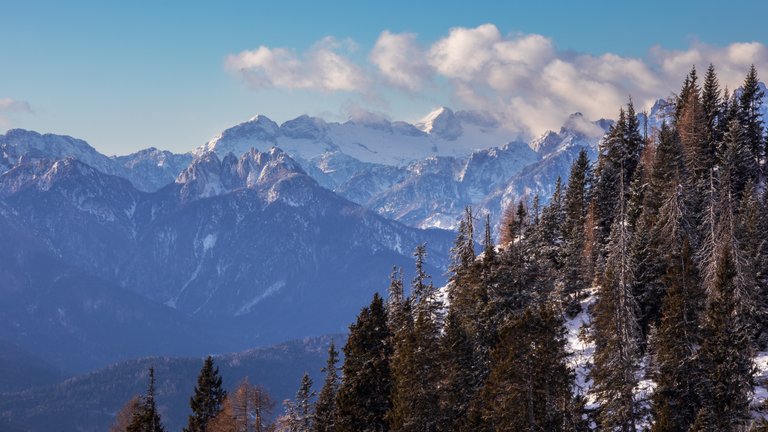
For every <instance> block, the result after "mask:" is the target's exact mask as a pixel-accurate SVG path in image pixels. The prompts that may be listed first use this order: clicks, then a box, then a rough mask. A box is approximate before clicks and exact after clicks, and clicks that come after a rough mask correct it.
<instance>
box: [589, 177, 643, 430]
mask: <svg viewBox="0 0 768 432" xmlns="http://www.w3.org/2000/svg"><path fill="white" fill-rule="evenodd" d="M623 191H624V185H623V184H620V186H619V208H618V210H617V214H616V220H615V221H614V225H613V228H612V229H611V240H610V243H609V245H608V257H607V260H606V264H605V274H604V276H603V278H602V284H601V286H600V289H599V291H598V299H597V303H596V304H595V311H594V321H593V334H592V337H593V341H594V343H595V354H594V367H593V369H592V371H591V377H592V379H593V381H594V386H593V389H592V390H593V392H594V394H595V397H596V398H597V400H598V403H599V404H600V410H599V416H598V418H599V422H600V426H601V427H602V428H605V429H608V430H620V431H634V430H635V427H636V420H637V418H638V415H639V413H638V408H637V405H636V403H635V398H634V388H635V386H636V385H637V376H636V373H637V369H638V363H639V340H640V328H639V326H638V323H637V315H638V306H637V303H636V301H635V298H634V296H633V293H632V289H631V286H632V268H631V265H630V259H629V240H630V238H631V237H630V235H631V233H630V232H629V231H628V226H627V225H628V224H627V216H626V205H625V199H624V192H623Z"/></svg>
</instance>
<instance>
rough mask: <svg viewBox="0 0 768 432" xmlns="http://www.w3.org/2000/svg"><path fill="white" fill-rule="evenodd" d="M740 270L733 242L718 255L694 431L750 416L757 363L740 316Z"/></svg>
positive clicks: (736, 425)
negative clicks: (752, 354) (737, 279)
mask: <svg viewBox="0 0 768 432" xmlns="http://www.w3.org/2000/svg"><path fill="white" fill-rule="evenodd" d="M736 277H737V274H736V270H735V266H734V259H733V255H732V252H731V249H730V245H729V243H728V242H724V243H723V247H722V249H721V250H720V251H719V253H718V257H717V269H716V271H715V279H714V281H713V285H712V291H711V292H710V293H709V298H708V300H707V309H706V316H705V321H704V330H705V337H704V342H703V343H702V345H701V350H700V352H699V360H700V362H701V367H702V375H703V378H704V379H703V380H702V381H701V390H700V398H701V400H702V401H703V403H702V407H701V409H700V410H699V412H698V415H697V418H696V422H695V423H694V425H693V427H692V429H691V430H694V431H736V430H740V428H741V426H743V425H744V424H745V423H746V422H747V421H748V420H749V418H750V417H749V400H750V394H751V392H752V384H753V375H754V366H753V364H752V357H751V350H750V343H749V337H748V335H747V333H746V329H744V328H743V326H741V325H740V324H739V320H738V319H736V318H737V315H736V310H737V302H736V297H735V288H736V280H735V279H736Z"/></svg>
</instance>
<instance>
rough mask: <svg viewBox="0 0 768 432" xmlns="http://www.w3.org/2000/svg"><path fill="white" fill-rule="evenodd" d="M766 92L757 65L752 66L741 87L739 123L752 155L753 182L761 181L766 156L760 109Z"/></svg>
mask: <svg viewBox="0 0 768 432" xmlns="http://www.w3.org/2000/svg"><path fill="white" fill-rule="evenodd" d="M763 97H765V92H764V91H763V90H762V89H761V88H760V81H759V79H758V77H757V69H756V68H755V65H751V66H750V68H749V71H748V72H747V76H746V77H745V78H744V83H743V84H742V85H741V97H740V98H739V122H740V124H741V127H742V129H743V131H744V136H745V139H746V141H747V143H748V149H749V154H750V164H749V166H750V168H752V169H755V170H757V171H754V172H752V176H751V177H750V179H751V180H753V181H755V182H757V181H759V165H760V161H761V160H762V158H763V155H764V154H765V148H764V143H763V119H762V115H761V112H760V107H761V106H762V104H763Z"/></svg>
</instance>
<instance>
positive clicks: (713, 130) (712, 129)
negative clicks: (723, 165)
mask: <svg viewBox="0 0 768 432" xmlns="http://www.w3.org/2000/svg"><path fill="white" fill-rule="evenodd" d="M722 106H723V100H722V95H721V94H720V83H719V81H718V79H717V73H716V72H715V66H713V65H712V64H710V65H709V68H708V69H707V74H706V75H705V76H704V86H703V87H702V89H701V107H702V109H703V110H704V118H705V121H706V128H705V139H706V143H707V150H708V153H709V156H708V158H709V161H710V168H711V166H712V165H714V163H715V161H716V160H717V146H718V143H719V142H720V141H722V139H723V136H722V128H721V123H722V121H723V119H722Z"/></svg>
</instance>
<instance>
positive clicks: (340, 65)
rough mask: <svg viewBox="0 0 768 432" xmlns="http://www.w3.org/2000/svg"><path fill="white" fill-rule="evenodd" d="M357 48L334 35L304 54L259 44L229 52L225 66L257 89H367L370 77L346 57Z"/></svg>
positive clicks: (329, 90)
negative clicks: (246, 49)
mask: <svg viewBox="0 0 768 432" xmlns="http://www.w3.org/2000/svg"><path fill="white" fill-rule="evenodd" d="M354 48H355V45H354V43H353V42H351V41H339V40H337V39H335V38H333V37H326V38H324V39H322V40H320V41H318V42H317V43H315V44H314V45H313V46H312V47H311V48H310V49H309V50H308V51H307V52H306V53H302V54H297V53H296V52H295V51H292V50H289V49H286V48H269V47H266V46H260V47H259V48H257V49H255V50H252V51H243V52H241V53H239V54H234V55H230V56H229V57H227V59H226V61H225V67H226V68H227V69H229V70H230V71H232V72H234V73H236V74H238V75H240V76H241V77H242V78H243V79H244V80H245V81H246V82H247V83H248V84H249V85H250V86H252V87H253V88H255V89H264V88H278V89H299V90H314V91H321V92H334V91H348V92H364V91H366V90H367V88H368V86H369V81H368V78H367V77H366V75H365V74H364V73H363V70H362V69H361V67H360V66H358V65H357V64H355V63H354V62H352V61H351V60H350V59H349V58H348V57H347V56H346V54H349V53H350V52H351V51H352V50H354Z"/></svg>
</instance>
